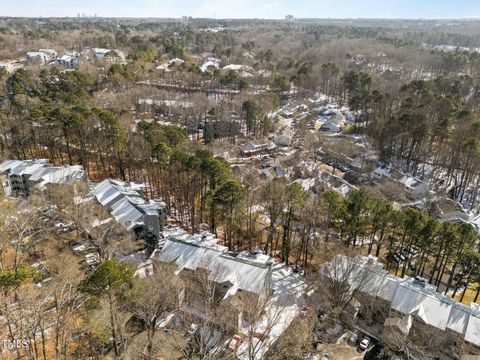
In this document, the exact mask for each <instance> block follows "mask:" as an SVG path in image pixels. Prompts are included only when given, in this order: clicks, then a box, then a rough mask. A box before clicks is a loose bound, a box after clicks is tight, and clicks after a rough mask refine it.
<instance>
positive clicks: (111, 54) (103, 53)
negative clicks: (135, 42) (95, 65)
mask: <svg viewBox="0 0 480 360" xmlns="http://www.w3.org/2000/svg"><path fill="white" fill-rule="evenodd" d="M93 54H94V55H95V56H96V57H97V58H98V59H105V58H114V59H117V58H118V59H119V60H121V61H125V59H126V58H125V53H124V52H123V51H122V50H118V49H114V50H112V49H104V48H94V49H93Z"/></svg>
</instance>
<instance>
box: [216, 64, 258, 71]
mask: <svg viewBox="0 0 480 360" xmlns="http://www.w3.org/2000/svg"><path fill="white" fill-rule="evenodd" d="M223 70H233V71H240V70H244V71H252V70H253V68H252V67H251V66H248V65H242V64H230V65H226V66H224V67H223Z"/></svg>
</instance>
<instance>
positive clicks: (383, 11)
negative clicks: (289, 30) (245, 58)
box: [0, 0, 480, 18]
mask: <svg viewBox="0 0 480 360" xmlns="http://www.w3.org/2000/svg"><path fill="white" fill-rule="evenodd" d="M0 9H1V10H0V16H30V17H31V16H35V17H36V16H43V17H48V16H52V17H54V16H76V15H77V14H78V13H84V14H86V15H94V14H97V16H108V17H181V16H182V15H188V16H192V17H209V18H214V17H217V18H283V17H284V16H285V15H286V14H292V15H294V16H295V17H310V18H474V17H480V0H61V1H60V0H0Z"/></svg>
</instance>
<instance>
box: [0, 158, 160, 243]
mask: <svg viewBox="0 0 480 360" xmlns="http://www.w3.org/2000/svg"><path fill="white" fill-rule="evenodd" d="M0 181H1V182H2V187H3V191H4V194H5V196H8V197H27V196H29V195H32V194H35V193H38V194H41V195H48V192H49V191H50V190H51V189H52V187H55V186H59V185H66V184H67V185H68V184H73V183H75V182H76V181H80V182H82V183H84V184H87V185H88V186H89V189H90V192H91V195H92V196H91V198H90V199H92V198H95V200H96V201H97V202H98V203H99V204H100V205H101V206H103V207H104V208H105V209H106V210H107V211H108V213H109V214H110V215H111V218H110V219H112V218H113V219H115V221H116V222H117V223H118V224H120V225H121V226H122V227H123V228H125V230H127V231H128V232H131V233H132V234H134V235H135V236H136V237H137V238H144V239H145V238H149V239H156V240H158V239H159V238H160V237H161V231H162V228H163V225H164V221H165V208H166V207H165V204H164V203H162V202H158V201H153V200H149V199H146V197H145V195H144V192H143V190H142V189H143V186H142V185H139V184H134V183H129V182H125V181H121V180H114V179H105V180H104V181H102V182H100V183H88V180H87V176H86V172H85V170H84V169H83V168H82V166H80V165H74V166H53V165H52V164H50V163H49V161H48V159H31V160H5V161H4V162H2V163H1V164H0ZM83 200H85V199H79V200H76V201H79V202H81V201H83ZM86 200H89V198H87V199H86ZM106 220H109V219H106ZM101 222H102V221H100V223H101Z"/></svg>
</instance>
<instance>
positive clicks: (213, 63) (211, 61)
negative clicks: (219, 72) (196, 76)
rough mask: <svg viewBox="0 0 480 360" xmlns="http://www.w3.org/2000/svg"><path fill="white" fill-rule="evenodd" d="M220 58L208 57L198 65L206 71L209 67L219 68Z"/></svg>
mask: <svg viewBox="0 0 480 360" xmlns="http://www.w3.org/2000/svg"><path fill="white" fill-rule="evenodd" d="M221 62H222V60H221V59H218V58H214V57H209V58H208V59H207V60H206V61H205V62H204V63H203V64H202V65H200V70H201V71H202V72H206V71H207V70H208V69H209V68H214V69H218V68H220V63H221Z"/></svg>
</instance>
